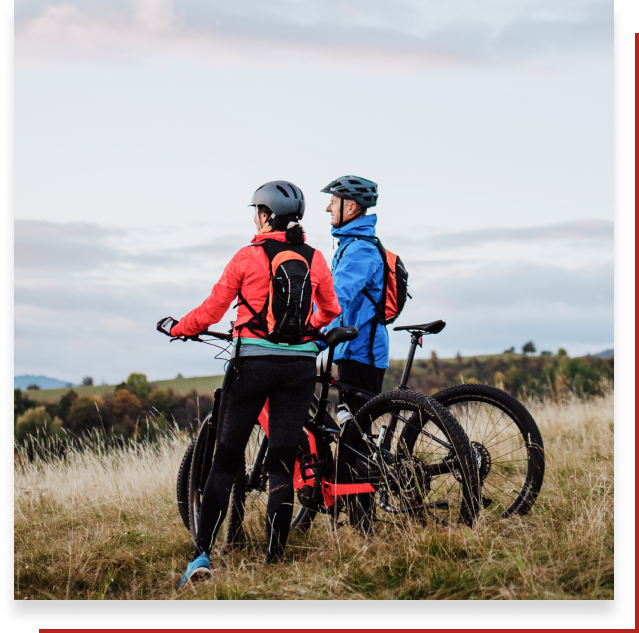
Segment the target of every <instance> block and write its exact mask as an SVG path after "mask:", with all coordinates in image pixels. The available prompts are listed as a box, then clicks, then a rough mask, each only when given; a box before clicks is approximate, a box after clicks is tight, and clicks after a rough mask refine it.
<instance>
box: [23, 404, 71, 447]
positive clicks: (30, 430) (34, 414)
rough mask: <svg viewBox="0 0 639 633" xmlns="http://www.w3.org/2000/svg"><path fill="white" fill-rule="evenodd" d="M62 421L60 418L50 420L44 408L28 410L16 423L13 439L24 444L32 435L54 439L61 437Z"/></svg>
mask: <svg viewBox="0 0 639 633" xmlns="http://www.w3.org/2000/svg"><path fill="white" fill-rule="evenodd" d="M63 434H64V431H63V430H62V420H60V418H54V419H53V420H52V419H51V416H50V415H49V414H48V413H47V412H46V410H45V408H44V407H36V408H35V409H29V410H28V411H27V412H26V413H23V414H22V415H21V416H20V417H19V418H18V420H17V422H16V428H15V438H16V440H17V441H18V442H21V443H25V441H26V440H27V438H28V437H29V436H30V435H32V436H34V437H36V436H37V435H48V436H49V437H54V436H58V435H63Z"/></svg>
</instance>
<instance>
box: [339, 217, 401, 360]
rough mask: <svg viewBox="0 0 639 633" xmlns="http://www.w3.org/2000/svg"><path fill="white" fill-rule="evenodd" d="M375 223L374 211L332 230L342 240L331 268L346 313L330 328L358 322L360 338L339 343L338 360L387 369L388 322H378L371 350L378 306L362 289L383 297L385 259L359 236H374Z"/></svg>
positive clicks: (374, 296)
mask: <svg viewBox="0 0 639 633" xmlns="http://www.w3.org/2000/svg"><path fill="white" fill-rule="evenodd" d="M375 224H377V215H375V214H374V213H372V214H370V215H364V216H362V217H361V218H357V220H354V221H353V222H351V223H350V224H347V225H346V226H342V227H340V228H335V227H333V229H332V231H331V233H332V234H333V237H336V238H337V239H338V240H339V243H338V247H337V251H335V255H334V256H333V263H332V266H331V271H332V273H333V284H334V286H335V292H336V293H337V298H338V300H339V305H340V307H341V308H342V314H341V316H339V317H337V318H336V319H335V320H334V321H333V322H332V323H331V324H330V325H329V326H328V328H327V329H330V328H333V327H337V326H339V325H341V326H345V325H355V326H356V327H357V328H358V329H359V336H358V337H357V338H356V339H354V340H352V341H346V342H345V343H342V344H340V345H338V346H337V348H336V349H335V362H339V361H340V360H356V361H359V362H360V363H366V364H367V365H375V367H380V368H384V369H385V368H386V367H388V349H389V346H388V332H387V331H386V327H385V326H384V325H382V324H381V323H378V324H377V330H376V332H375V340H374V342H373V348H372V350H371V345H370V335H371V327H372V323H373V318H374V316H375V307H374V306H373V304H372V303H371V301H370V300H369V299H367V298H366V297H365V296H364V294H362V290H363V289H364V288H366V289H367V290H368V292H369V293H370V294H371V296H372V298H373V299H375V301H379V300H380V299H381V296H382V289H383V286H384V262H383V261H382V256H381V255H380V254H379V251H378V250H377V247H376V246H375V244H371V243H370V242H367V241H365V240H358V239H357V238H358V237H361V236H367V237H374V236H375ZM371 352H372V353H371Z"/></svg>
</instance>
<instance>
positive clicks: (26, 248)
mask: <svg viewBox="0 0 639 633" xmlns="http://www.w3.org/2000/svg"><path fill="white" fill-rule="evenodd" d="M122 233H123V231H121V230H118V229H113V228H110V229H109V228H102V227H99V226H98V225H97V224H91V223H84V222H71V223H68V224H59V223H54V222H47V221H45V220H17V221H16V222H15V225H14V239H15V242H14V263H15V267H16V270H17V271H18V272H25V273H29V272H31V273H33V272H36V273H40V274H43V275H46V274H48V273H51V272H53V271H56V272H87V271H90V270H93V269H95V268H98V267H99V266H101V265H102V264H104V263H106V262H111V261H113V260H114V259H117V255H118V250H117V249H116V248H115V247H113V246H112V245H110V244H109V238H110V237H112V236H119V235H122Z"/></svg>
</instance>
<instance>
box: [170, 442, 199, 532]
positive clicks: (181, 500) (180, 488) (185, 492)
mask: <svg viewBox="0 0 639 633" xmlns="http://www.w3.org/2000/svg"><path fill="white" fill-rule="evenodd" d="M196 441H197V437H194V438H193V440H192V441H191V443H190V444H189V447H188V448H187V449H186V451H185V453H184V457H182V462H181V463H180V468H179V470H178V476H177V484H176V486H175V488H176V495H177V502H178V510H179V511H180V516H181V517H182V523H184V527H185V528H186V529H187V530H189V531H190V527H189V476H190V474H191V463H192V461H193V449H194V448H195V442H196Z"/></svg>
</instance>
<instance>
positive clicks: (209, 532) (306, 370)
mask: <svg viewBox="0 0 639 633" xmlns="http://www.w3.org/2000/svg"><path fill="white" fill-rule="evenodd" d="M234 362H235V363H237V364H236V365H235V368H236V369H233V368H232V367H230V368H229V372H231V374H230V375H229V383H228V385H227V387H226V394H225V396H226V404H225V411H224V418H223V421H222V426H221V428H220V429H218V433H217V444H216V447H215V455H214V457H213V465H212V467H211V473H210V474H209V478H208V479H207V481H206V486H205V488H204V494H203V497H202V516H201V521H200V526H199V529H198V533H197V539H196V544H197V547H198V549H199V550H200V551H203V552H206V553H207V554H210V552H211V549H212V547H213V543H214V542H215V537H216V536H217V533H218V531H219V529H220V527H221V525H222V522H223V521H224V517H225V516H226V511H227V508H228V505H229V497H230V494H231V487H232V486H233V480H234V478H235V474H236V473H237V471H238V468H239V467H240V465H241V463H242V457H243V455H244V450H245V449H246V445H247V444H248V441H249V438H250V436H251V432H252V431H253V427H254V426H255V424H256V421H257V417H258V415H259V414H260V411H261V410H262V407H263V406H264V403H265V402H266V399H267V398H268V400H269V423H268V429H269V433H268V453H267V457H266V466H267V470H268V481H269V496H268V505H267V508H266V545H267V552H268V554H269V555H271V556H279V557H281V556H282V555H283V553H284V547H285V546H286V539H287V538H288V531H289V527H290V524H291V518H292V516H293V493H294V491H293V469H294V466H295V456H296V453H297V445H298V441H299V437H300V433H301V432H302V426H303V424H304V418H305V416H306V413H307V412H308V409H309V406H310V404H311V398H312V397H313V392H314V391H315V376H316V369H315V359H314V358H311V357H309V356H303V357H302V356H275V355H272V356H252V357H251V356H248V357H240V359H239V360H238V361H234Z"/></svg>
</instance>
